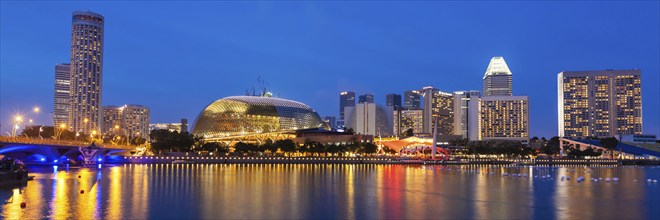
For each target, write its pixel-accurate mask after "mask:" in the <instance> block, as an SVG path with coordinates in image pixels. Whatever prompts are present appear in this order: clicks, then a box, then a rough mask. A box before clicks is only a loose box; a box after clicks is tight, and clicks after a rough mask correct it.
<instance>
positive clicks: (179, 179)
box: [0, 164, 660, 219]
mask: <svg viewBox="0 0 660 220" xmlns="http://www.w3.org/2000/svg"><path fill="white" fill-rule="evenodd" d="M67 168H68V166H67ZM67 168H65V167H57V166H53V167H52V169H50V168H45V167H42V168H32V169H31V171H33V174H31V175H35V176H36V179H35V180H34V181H30V182H29V183H28V184H27V186H26V187H23V188H22V189H21V190H22V193H17V191H16V190H2V191H0V195H2V199H4V201H10V200H11V201H12V202H11V203H3V204H2V205H0V219H2V218H5V219H9V218H20V219H34V218H84V219H90V218H107V219H118V218H155V219H163V218H232V219H236V218H241V219H245V218H268V219H290V218H303V219H311V218H313V219H319V218H324V219H337V218H369V219H374V218H375V219H382V218H407V219H410V218H416V219H419V218H424V219H438V218H444V219H447V218H452V219H455V218H491V219H492V218H495V219H512V218H515V219H521V218H535V219H593V218H608V219H611V218H619V219H621V218H625V219H649V218H656V217H657V207H659V206H660V198H659V197H658V196H657V195H659V194H660V184H658V183H655V184H654V183H647V182H646V179H649V178H651V179H660V167H657V168H656V167H626V166H624V167H592V168H587V167H568V168H552V167H503V166H445V167H443V166H427V167H424V169H421V168H420V167H419V166H403V165H258V164H256V165H254V164H253V165H213V164H180V165H173V164H159V165H157V164H152V165H119V166H111V165H105V166H102V167H101V168H100V169H98V168H97V167H94V168H77V167H71V168H69V169H67ZM491 172H492V174H491ZM504 173H507V174H509V175H507V176H504ZM512 174H521V175H525V174H526V175H527V176H528V177H524V176H521V177H518V176H513V175H512ZM546 175H551V178H541V176H546ZM78 176H80V178H79V177H78ZM534 176H537V178H534ZM562 176H568V177H570V180H566V179H564V180H562V179H561V177H562ZM579 176H584V177H586V178H587V179H588V180H587V181H585V182H581V183H578V182H577V181H576V179H577V177H579ZM593 177H595V178H599V177H601V178H607V177H618V178H620V180H619V181H618V182H593V181H590V180H589V179H590V178H593ZM80 190H84V192H85V193H82V194H81V193H80ZM23 201H24V202H26V203H27V208H25V209H21V208H20V207H19V204H20V203H21V202H23ZM173 207H176V208H173ZM622 210H625V211H622Z"/></svg>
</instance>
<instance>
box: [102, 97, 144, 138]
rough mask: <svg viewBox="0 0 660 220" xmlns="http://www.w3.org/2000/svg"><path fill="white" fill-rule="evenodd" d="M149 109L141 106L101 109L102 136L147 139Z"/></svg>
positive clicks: (106, 107)
mask: <svg viewBox="0 0 660 220" xmlns="http://www.w3.org/2000/svg"><path fill="white" fill-rule="evenodd" d="M149 114H150V112H149V108H147V107H145V106H141V105H124V106H121V107H117V106H105V107H103V120H104V122H103V132H104V134H114V135H127V136H129V137H138V136H139V137H142V138H145V139H148V138H149V118H150V116H149Z"/></svg>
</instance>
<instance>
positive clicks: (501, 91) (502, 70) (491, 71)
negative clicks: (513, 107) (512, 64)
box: [483, 57, 513, 96]
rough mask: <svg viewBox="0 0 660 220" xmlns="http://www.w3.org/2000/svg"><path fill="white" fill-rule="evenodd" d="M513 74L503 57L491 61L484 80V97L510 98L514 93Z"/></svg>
mask: <svg viewBox="0 0 660 220" xmlns="http://www.w3.org/2000/svg"><path fill="white" fill-rule="evenodd" d="M511 77H512V74H511V70H509V66H508V65H506V62H505V61H504V58H503V57H493V58H492V59H490V63H489V64H488V68H487V69H486V73H485V74H484V78H483V89H484V90H483V92H484V96H510V95H512V94H513V92H512V90H513V89H512V82H511V81H512V79H511Z"/></svg>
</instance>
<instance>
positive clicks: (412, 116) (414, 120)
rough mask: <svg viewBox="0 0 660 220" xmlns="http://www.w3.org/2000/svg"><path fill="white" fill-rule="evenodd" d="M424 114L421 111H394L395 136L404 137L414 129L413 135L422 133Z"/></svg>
mask: <svg viewBox="0 0 660 220" xmlns="http://www.w3.org/2000/svg"><path fill="white" fill-rule="evenodd" d="M423 114H424V112H423V111H422V110H421V109H403V110H400V111H394V112H393V115H394V126H393V127H394V128H393V130H394V135H404V133H405V132H406V131H408V129H412V131H413V134H417V133H422V120H423V119H422V115H423Z"/></svg>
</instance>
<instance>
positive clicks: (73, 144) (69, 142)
mask: <svg viewBox="0 0 660 220" xmlns="http://www.w3.org/2000/svg"><path fill="white" fill-rule="evenodd" d="M0 142H2V143H16V144H39V145H55V146H71V147H88V146H89V145H91V143H90V142H86V141H72V140H55V139H48V138H44V139H41V138H25V137H0ZM94 144H95V145H96V146H98V147H103V148H117V149H133V148H135V146H128V145H116V144H107V143H106V144H99V143H94Z"/></svg>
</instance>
